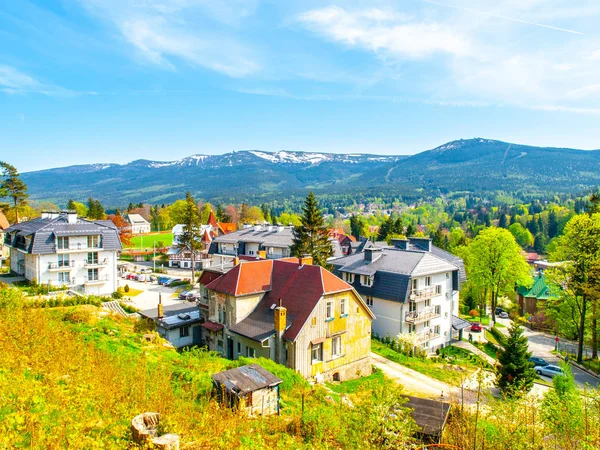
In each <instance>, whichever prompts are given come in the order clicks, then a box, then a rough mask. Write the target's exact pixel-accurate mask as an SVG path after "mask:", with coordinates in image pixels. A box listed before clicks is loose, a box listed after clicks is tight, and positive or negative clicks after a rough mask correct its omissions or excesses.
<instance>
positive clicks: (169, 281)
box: [163, 278, 181, 286]
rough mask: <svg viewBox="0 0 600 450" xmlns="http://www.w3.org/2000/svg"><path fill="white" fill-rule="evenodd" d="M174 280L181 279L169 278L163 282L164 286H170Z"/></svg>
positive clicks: (178, 279)
mask: <svg viewBox="0 0 600 450" xmlns="http://www.w3.org/2000/svg"><path fill="white" fill-rule="evenodd" d="M174 281H181V279H180V278H169V279H168V280H167V281H165V282H164V283H163V285H164V286H171V284H173V282H174Z"/></svg>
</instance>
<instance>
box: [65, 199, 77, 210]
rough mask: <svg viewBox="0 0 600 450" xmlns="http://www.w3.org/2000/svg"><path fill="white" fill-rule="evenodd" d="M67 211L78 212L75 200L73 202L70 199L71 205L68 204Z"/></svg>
mask: <svg viewBox="0 0 600 450" xmlns="http://www.w3.org/2000/svg"><path fill="white" fill-rule="evenodd" d="M67 209H68V210H69V211H76V210H77V207H76V206H75V200H73V199H72V198H70V199H69V203H67Z"/></svg>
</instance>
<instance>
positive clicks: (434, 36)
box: [297, 6, 471, 58]
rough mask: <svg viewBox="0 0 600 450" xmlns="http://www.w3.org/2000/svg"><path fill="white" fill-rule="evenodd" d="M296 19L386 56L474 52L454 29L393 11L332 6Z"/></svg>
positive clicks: (316, 29)
mask: <svg viewBox="0 0 600 450" xmlns="http://www.w3.org/2000/svg"><path fill="white" fill-rule="evenodd" d="M297 20H298V21H299V22H300V23H302V24H304V25H305V26H307V27H308V28H309V29H311V30H313V31H314V32H316V33H318V34H320V35H322V36H324V37H325V38H327V39H329V40H332V41H334V42H341V43H344V44H346V45H349V46H354V47H359V48H362V49H365V50H371V51H374V52H382V53H383V54H384V55H391V56H399V57H406V58H423V57H428V56H432V55H434V54H436V53H448V54H453V55H466V54H468V53H470V51H471V50H470V44H469V42H468V40H467V39H465V37H464V36H462V35H461V34H460V33H457V32H456V31H455V30H454V31H453V30H451V29H450V28H448V27H446V26H445V25H443V24H441V23H436V22H417V21H414V20H412V19H411V18H410V16H407V15H403V14H398V13H396V12H393V11H392V12H387V11H382V10H379V9H368V10H366V11H361V10H358V11H347V10H345V9H343V8H340V7H337V6H331V7H327V8H323V9H315V10H311V11H307V12H305V13H302V14H300V15H299V16H298V17H297Z"/></svg>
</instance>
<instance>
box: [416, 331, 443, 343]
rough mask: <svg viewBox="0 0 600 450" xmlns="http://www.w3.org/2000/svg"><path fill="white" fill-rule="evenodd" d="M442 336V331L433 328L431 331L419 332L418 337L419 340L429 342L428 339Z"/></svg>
mask: <svg viewBox="0 0 600 450" xmlns="http://www.w3.org/2000/svg"><path fill="white" fill-rule="evenodd" d="M439 337H440V333H439V332H438V333H436V332H435V331H433V330H430V331H425V332H424V333H419V334H417V339H418V340H419V342H427V341H431V340H432V339H437V338H439Z"/></svg>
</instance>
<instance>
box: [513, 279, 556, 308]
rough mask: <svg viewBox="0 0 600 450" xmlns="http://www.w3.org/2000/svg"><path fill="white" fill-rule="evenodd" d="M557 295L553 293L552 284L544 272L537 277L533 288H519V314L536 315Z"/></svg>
mask: <svg viewBox="0 0 600 450" xmlns="http://www.w3.org/2000/svg"><path fill="white" fill-rule="evenodd" d="M555 297H556V294H555V293H554V292H552V288H551V286H550V284H549V283H548V282H547V281H546V278H545V276H544V273H543V272H540V273H538V274H536V275H535V277H534V278H533V284H532V286H531V287H527V286H519V287H518V288H517V303H518V305H519V313H520V314H521V315H522V316H524V315H535V313H537V312H538V310H539V309H540V306H541V305H544V304H545V303H546V301H547V300H550V299H553V298H555Z"/></svg>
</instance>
